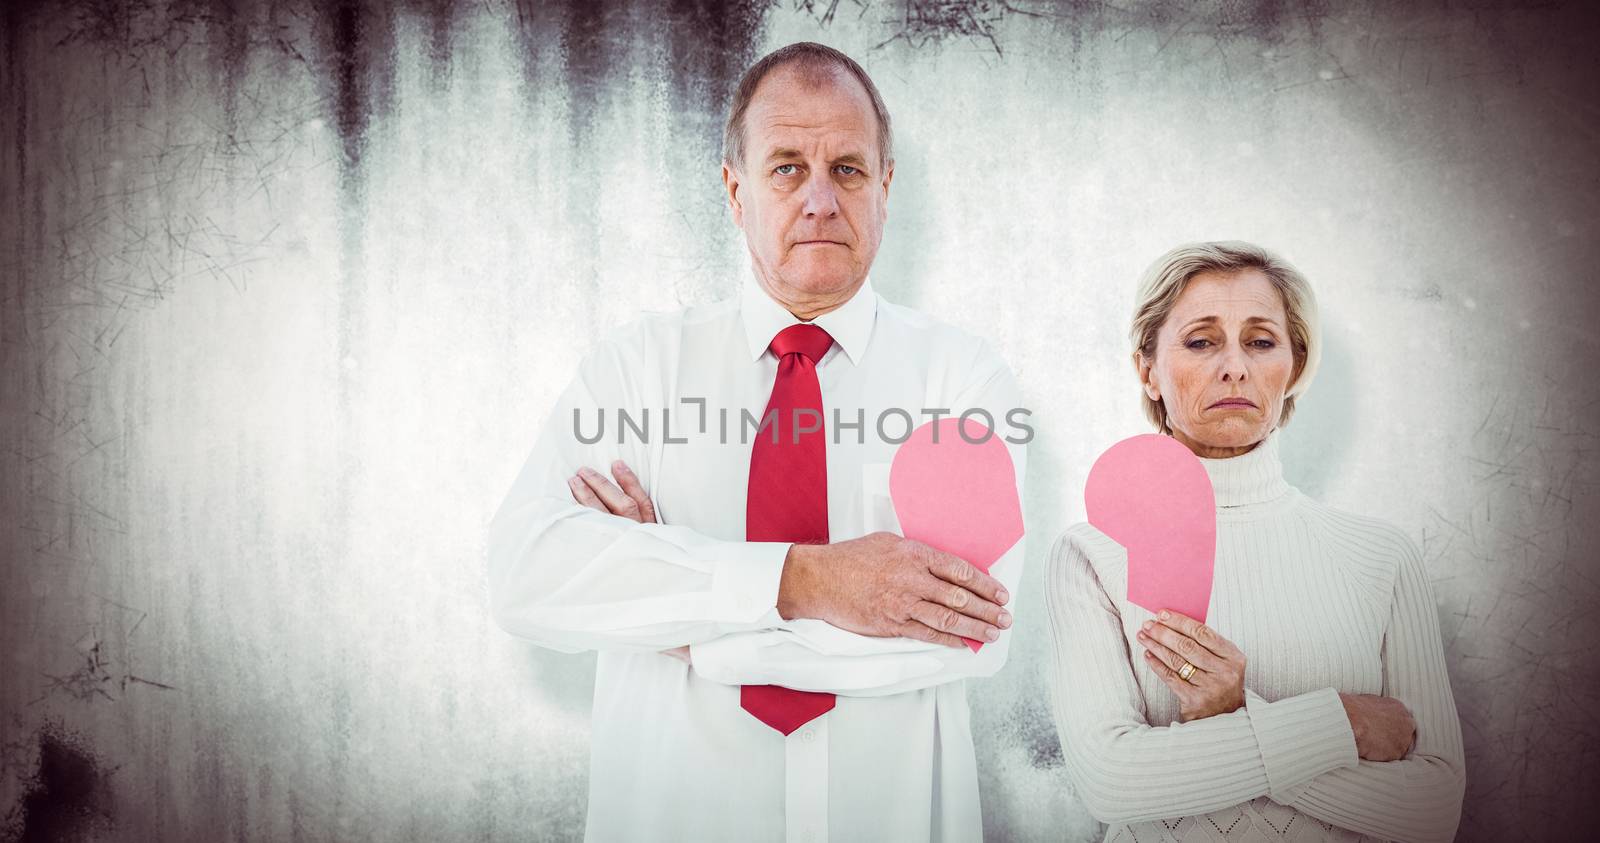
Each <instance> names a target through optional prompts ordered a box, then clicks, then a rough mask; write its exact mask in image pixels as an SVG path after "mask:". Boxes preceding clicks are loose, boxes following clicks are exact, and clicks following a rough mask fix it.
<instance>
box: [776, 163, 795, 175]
mask: <svg viewBox="0 0 1600 843" xmlns="http://www.w3.org/2000/svg"><path fill="white" fill-rule="evenodd" d="M794 170H795V166H794V165H793V164H779V165H778V166H777V167H776V168H775V169H773V172H774V173H777V174H778V175H780V176H792V175H794Z"/></svg>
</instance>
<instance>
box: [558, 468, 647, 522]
mask: <svg viewBox="0 0 1600 843" xmlns="http://www.w3.org/2000/svg"><path fill="white" fill-rule="evenodd" d="M611 476H612V477H615V478H616V479H617V482H616V485H612V483H611V481H610V480H607V479H606V476H605V475H604V474H601V473H600V472H598V471H595V470H594V469H592V468H590V467H588V466H584V467H583V468H580V469H578V473H577V474H576V475H575V476H572V477H568V478H567V488H568V489H570V490H571V491H572V499H573V500H575V501H577V502H578V503H581V504H583V505H584V506H587V507H589V508H590V509H597V510H599V511H601V512H608V513H610V514H612V515H620V516H622V517H623V518H631V519H633V520H634V521H638V522H639V523H641V524H654V523H656V507H655V504H653V503H651V502H650V496H649V495H647V494H645V491H644V484H642V483H640V482H639V477H638V475H636V474H634V473H633V469H631V468H629V467H628V464H627V463H625V462H623V461H622V460H617V461H616V462H613V463H612V464H611ZM618 486H620V487H621V488H620V489H619V488H618Z"/></svg>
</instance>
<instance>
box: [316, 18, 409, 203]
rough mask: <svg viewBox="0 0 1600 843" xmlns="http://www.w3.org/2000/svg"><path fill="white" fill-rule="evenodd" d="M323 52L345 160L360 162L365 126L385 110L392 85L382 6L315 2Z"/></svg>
mask: <svg viewBox="0 0 1600 843" xmlns="http://www.w3.org/2000/svg"><path fill="white" fill-rule="evenodd" d="M313 10H314V12H315V13H316V15H317V16H318V17H317V20H316V25H315V31H316V35H317V42H318V47H319V50H320V55H321V63H322V65H323V67H322V71H323V73H324V74H325V78H324V79H323V80H321V81H322V84H323V85H325V86H327V87H329V88H330V89H331V90H330V91H329V98H330V99H331V100H332V107H333V118H334V125H335V127H336V128H337V130H338V132H339V140H340V143H341V145H342V146H343V149H344V160H343V162H342V163H343V166H344V167H345V168H346V169H347V170H348V171H355V170H358V169H359V168H360V165H361V153H362V151H363V149H364V148H365V145H366V139H367V130H368V127H369V126H370V124H371V122H372V120H373V118H374V117H375V116H381V115H382V114H383V113H385V112H387V111H388V106H389V103H390V100H391V97H392V93H393V87H394V61H395V54H394V30H393V27H392V21H391V20H390V18H389V17H388V15H387V14H386V12H385V11H384V10H381V9H373V8H370V7H368V6H367V5H366V4H364V3H363V2H361V0H332V2H329V3H326V4H318V5H315V6H313Z"/></svg>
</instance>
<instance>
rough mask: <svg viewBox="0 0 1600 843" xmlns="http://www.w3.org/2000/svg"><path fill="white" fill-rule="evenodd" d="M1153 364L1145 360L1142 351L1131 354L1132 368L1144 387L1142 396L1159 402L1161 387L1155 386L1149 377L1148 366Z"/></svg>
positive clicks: (1149, 367)
mask: <svg viewBox="0 0 1600 843" xmlns="http://www.w3.org/2000/svg"><path fill="white" fill-rule="evenodd" d="M1154 362H1155V361H1153V360H1147V359H1145V356H1144V352H1142V351H1135V352H1134V353H1133V368H1134V369H1135V370H1137V371H1138V372H1139V383H1140V384H1142V385H1143V386H1144V394H1145V395H1147V396H1149V398H1150V400H1151V401H1160V400H1161V387H1159V386H1156V383H1155V380H1154V379H1153V378H1151V377H1150V369H1151V365H1150V364H1151V363H1154Z"/></svg>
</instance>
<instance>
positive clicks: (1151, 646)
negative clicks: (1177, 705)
mask: <svg viewBox="0 0 1600 843" xmlns="http://www.w3.org/2000/svg"><path fill="white" fill-rule="evenodd" d="M1139 643H1140V644H1142V645H1144V648H1145V651H1146V652H1148V653H1150V654H1151V655H1153V656H1155V657H1156V661H1158V662H1160V663H1161V664H1162V665H1163V666H1164V667H1166V668H1167V669H1169V670H1171V671H1172V672H1173V673H1174V675H1176V673H1177V671H1178V669H1179V668H1182V667H1183V663H1184V662H1186V661H1188V659H1185V658H1184V657H1183V656H1181V655H1178V654H1177V653H1175V652H1173V651H1172V648H1170V647H1168V646H1167V645H1165V644H1162V643H1161V642H1160V641H1157V640H1156V639H1154V638H1152V637H1151V636H1150V634H1149V633H1147V632H1145V631H1143V630H1140V632H1139ZM1199 668H1200V666H1199V665H1195V672H1194V673H1191V674H1189V679H1187V680H1184V681H1186V682H1192V681H1193V680H1195V679H1196V678H1197V675H1198V674H1199V673H1202V672H1203V671H1201V670H1200V669H1199ZM1178 678H1179V679H1183V677H1181V676H1179V677H1178Z"/></svg>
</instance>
